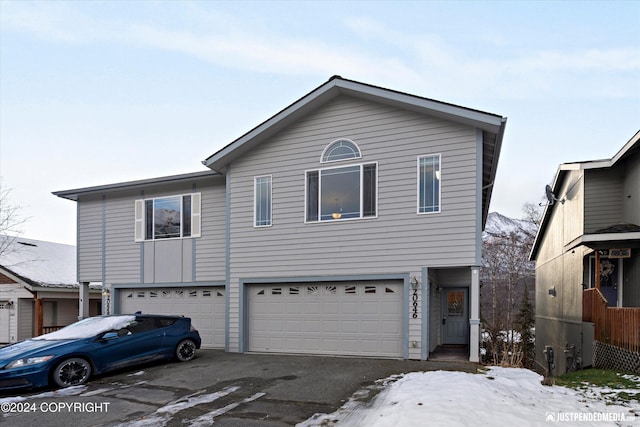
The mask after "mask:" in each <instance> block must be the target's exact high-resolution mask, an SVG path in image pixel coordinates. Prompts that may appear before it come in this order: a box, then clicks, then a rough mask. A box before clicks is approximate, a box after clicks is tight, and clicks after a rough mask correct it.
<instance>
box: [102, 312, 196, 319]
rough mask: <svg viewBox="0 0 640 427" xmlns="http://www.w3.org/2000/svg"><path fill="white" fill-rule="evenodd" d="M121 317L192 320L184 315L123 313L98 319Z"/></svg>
mask: <svg viewBox="0 0 640 427" xmlns="http://www.w3.org/2000/svg"><path fill="white" fill-rule="evenodd" d="M119 316H136V317H153V318H160V319H191V318H190V317H185V316H184V315H183V314H151V313H140V312H136V313H122V314H109V315H104V316H98V317H119Z"/></svg>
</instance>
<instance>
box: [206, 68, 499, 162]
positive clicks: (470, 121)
mask: <svg viewBox="0 0 640 427" xmlns="http://www.w3.org/2000/svg"><path fill="white" fill-rule="evenodd" d="M340 94H344V95H348V96H354V97H358V98H362V99H368V100H371V101H374V102H382V103H385V104H387V105H392V106H395V107H398V108H403V109H407V110H411V111H415V112H418V113H422V114H429V115H431V116H435V117H440V118H443V119H447V120H452V121H455V122H458V123H462V124H466V125H469V126H472V127H475V128H479V129H482V130H483V131H487V132H491V133H494V134H499V133H501V132H504V118H503V117H502V116H499V115H496V114H491V113H486V112H483V111H479V110H474V109H470V108H466V107H461V106H458V105H454V104H448V103H445V102H441V101H435V100H432V99H428V98H422V97H419V96H416V95H410V94H407V93H403V92H398V91H394V90H391V89H385V88H381V87H378V86H372V85H368V84H364V83H360V82H356V81H353V80H346V79H343V78H341V77H338V76H334V77H332V78H331V79H330V80H329V81H327V82H326V83H324V84H323V85H321V86H319V87H318V88H316V89H315V90H313V91H311V92H310V93H308V94H307V95H305V96H303V97H302V98H300V99H298V100H297V101H295V102H294V103H292V104H291V105H289V106H288V107H286V108H284V109H283V110H281V111H280V112H278V113H277V114H275V115H274V116H272V117H271V118H269V119H267V120H266V121H264V122H263V123H261V124H259V125H258V126H256V127H255V128H253V129H252V130H250V131H249V132H247V133H246V134H244V135H243V136H241V137H240V138H238V139H236V140H235V141H233V142H231V143H230V144H228V145H227V146H225V147H224V148H222V149H221V150H219V151H217V152H216V153H214V154H212V155H211V156H209V157H208V158H207V159H205V160H204V161H203V162H202V163H203V164H204V165H205V166H207V167H208V168H210V169H212V170H215V171H222V170H224V168H225V166H226V165H227V164H229V163H231V161H232V160H234V159H235V158H237V157H238V156H240V155H242V154H243V153H245V152H246V151H248V150H249V149H250V148H251V147H252V146H253V145H254V144H255V143H259V142H260V141H262V140H263V139H265V138H268V137H269V136H271V135H273V134H275V133H276V132H278V131H279V130H281V129H283V128H284V127H286V126H287V125H289V124H290V123H292V122H294V121H295V120H296V119H298V118H299V117H300V116H302V115H304V114H306V113H307V112H308V111H311V110H313V109H315V108H317V107H318V106H319V105H321V104H324V103H325V102H327V101H329V100H330V99H332V98H334V97H336V96H338V95H340Z"/></svg>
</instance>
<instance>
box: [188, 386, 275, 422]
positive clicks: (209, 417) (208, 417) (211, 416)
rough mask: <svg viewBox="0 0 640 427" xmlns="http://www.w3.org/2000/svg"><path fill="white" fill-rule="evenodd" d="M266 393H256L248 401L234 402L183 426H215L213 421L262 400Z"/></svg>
mask: <svg viewBox="0 0 640 427" xmlns="http://www.w3.org/2000/svg"><path fill="white" fill-rule="evenodd" d="M265 394H266V393H262V392H260V393H256V394H254V395H253V396H249V397H247V398H246V399H244V400H242V401H240V402H233V403H230V404H228V405H227V406H225V407H223V408H220V409H216V410H215V411H211V412H207V413H206V414H204V415H201V416H199V417H198V418H196V419H194V420H191V421H188V420H182V424H188V425H189V426H190V427H209V426H211V425H213V423H214V421H213V419H214V418H215V417H219V416H220V415H222V414H226V413H227V412H229V411H230V410H232V409H235V408H237V407H238V406H240V405H241V404H243V403H248V402H253V401H254V400H256V399H259V398H261V397H262V396H264V395H265Z"/></svg>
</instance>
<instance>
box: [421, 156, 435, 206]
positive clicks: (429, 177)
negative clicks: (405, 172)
mask: <svg viewBox="0 0 640 427" xmlns="http://www.w3.org/2000/svg"><path fill="white" fill-rule="evenodd" d="M433 212H440V155H439V154H436V155H433V156H422V157H418V213H433Z"/></svg>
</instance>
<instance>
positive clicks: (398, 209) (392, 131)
mask: <svg viewBox="0 0 640 427" xmlns="http://www.w3.org/2000/svg"><path fill="white" fill-rule="evenodd" d="M345 137H346V138H350V139H352V140H353V141H354V142H356V143H357V144H358V146H359V147H360V149H361V151H362V159H360V160H356V161H353V162H336V163H332V164H331V165H321V164H320V155H321V153H322V150H323V149H324V148H325V147H326V145H327V144H329V143H330V142H331V141H333V140H335V139H337V138H345ZM437 153H440V154H441V155H442V213H440V214H429V215H417V214H416V209H417V207H416V203H417V202H416V192H417V188H416V185H417V177H416V164H417V163H416V162H417V157H418V156H419V155H427V154H437ZM364 162H378V218H373V219H364V220H351V221H342V222H336V223H320V224H305V223H304V215H305V213H304V212H305V206H304V204H305V200H304V199H305V198H304V182H305V170H309V169H317V168H320V167H322V166H334V165H335V166H338V165H340V164H350V163H364ZM475 168H476V134H475V130H474V129H472V128H469V127H464V126H458V125H454V124H452V123H449V122H445V121H442V120H439V119H435V118H429V117H424V116H422V115H417V114H413V113H410V112H406V111H402V110H398V109H393V108H389V107H386V106H380V105H374V104H369V103H367V102H364V101H361V100H356V99H352V98H340V99H338V100H335V101H333V102H331V103H329V104H327V105H326V106H325V107H323V108H321V109H320V110H319V111H317V112H316V113H314V114H312V115H310V116H308V117H307V118H305V119H304V120H302V121H300V122H298V123H297V124H296V125H294V126H291V127H290V128H288V129H287V130H285V131H284V132H282V133H281V134H279V135H277V136H275V137H274V138H272V139H271V140H270V141H268V142H266V143H263V144H262V145H261V146H260V147H259V148H257V149H256V150H254V151H253V152H251V153H248V154H247V155H246V156H244V158H243V159H242V160H241V161H239V162H237V163H236V164H234V165H233V168H232V175H231V259H232V264H231V271H232V276H235V277H250V276H252V275H261V276H264V275H279V276H282V275H322V274H355V273H361V272H363V271H367V272H370V273H388V272H397V271H408V270H410V269H412V268H416V266H421V265H461V266H463V265H472V264H473V263H474V262H475V259H476V254H475V247H476V246H475V243H476V241H475V238H476V235H475V232H476V229H477V224H476V206H477V200H476V177H477V173H476V169H475ZM263 174H272V175H273V226H272V227H270V228H264V229H254V228H253V177H254V176H257V175H263Z"/></svg>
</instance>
